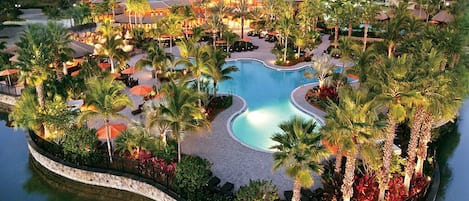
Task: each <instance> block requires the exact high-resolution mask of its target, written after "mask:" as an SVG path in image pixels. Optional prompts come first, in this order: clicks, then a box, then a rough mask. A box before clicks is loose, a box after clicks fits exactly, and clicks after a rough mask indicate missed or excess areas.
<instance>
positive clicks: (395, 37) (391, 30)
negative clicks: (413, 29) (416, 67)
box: [381, 2, 410, 57]
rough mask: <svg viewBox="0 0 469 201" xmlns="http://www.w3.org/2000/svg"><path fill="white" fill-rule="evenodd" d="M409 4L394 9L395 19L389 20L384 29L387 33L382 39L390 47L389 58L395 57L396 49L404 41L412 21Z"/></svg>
mask: <svg viewBox="0 0 469 201" xmlns="http://www.w3.org/2000/svg"><path fill="white" fill-rule="evenodd" d="M406 5H407V4H406V3H404V2H402V3H400V4H399V6H398V7H397V8H395V9H394V13H393V17H392V18H391V19H389V20H387V21H386V22H383V23H385V24H384V26H383V29H384V30H386V32H383V34H382V35H381V37H382V38H383V39H384V42H385V43H386V44H387V46H388V57H391V56H392V55H393V52H394V49H395V48H396V46H398V45H399V44H400V43H401V41H402V40H403V34H402V33H403V31H405V30H406V29H407V28H406V24H407V22H408V21H409V20H410V17H409V15H408V12H407V6H406Z"/></svg>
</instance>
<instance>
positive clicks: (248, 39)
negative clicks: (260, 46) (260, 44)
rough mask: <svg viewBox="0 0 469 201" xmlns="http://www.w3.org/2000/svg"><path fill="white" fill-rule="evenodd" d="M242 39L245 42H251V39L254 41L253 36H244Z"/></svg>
mask: <svg viewBox="0 0 469 201" xmlns="http://www.w3.org/2000/svg"><path fill="white" fill-rule="evenodd" d="M241 40H242V41H244V42H249V41H252V38H243V39H241Z"/></svg>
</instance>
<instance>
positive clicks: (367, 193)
mask: <svg viewBox="0 0 469 201" xmlns="http://www.w3.org/2000/svg"><path fill="white" fill-rule="evenodd" d="M353 191H354V194H353V197H354V200H360V201H374V200H378V194H379V188H378V183H377V182H376V177H375V176H374V175H369V174H365V175H363V176H357V175H356V176H355V182H354V184H353Z"/></svg>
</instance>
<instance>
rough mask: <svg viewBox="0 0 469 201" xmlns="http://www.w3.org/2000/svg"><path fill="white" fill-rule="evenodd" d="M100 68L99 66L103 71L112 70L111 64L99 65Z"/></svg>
mask: <svg viewBox="0 0 469 201" xmlns="http://www.w3.org/2000/svg"><path fill="white" fill-rule="evenodd" d="M98 66H99V67H100V68H101V69H103V70H105V69H107V68H110V67H111V64H110V63H99V64H98Z"/></svg>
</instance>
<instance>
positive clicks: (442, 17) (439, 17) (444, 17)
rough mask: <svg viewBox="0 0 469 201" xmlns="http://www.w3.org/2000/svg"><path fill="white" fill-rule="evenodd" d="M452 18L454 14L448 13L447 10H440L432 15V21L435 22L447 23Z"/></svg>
mask: <svg viewBox="0 0 469 201" xmlns="http://www.w3.org/2000/svg"><path fill="white" fill-rule="evenodd" d="M453 20H454V16H453V15H451V14H449V13H448V12H447V11H444V10H442V11H440V12H438V13H437V14H436V15H435V16H433V17H432V21H434V22H437V23H449V22H452V21H453Z"/></svg>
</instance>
